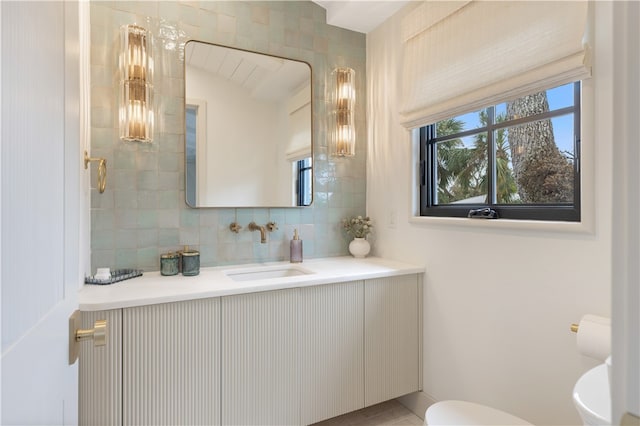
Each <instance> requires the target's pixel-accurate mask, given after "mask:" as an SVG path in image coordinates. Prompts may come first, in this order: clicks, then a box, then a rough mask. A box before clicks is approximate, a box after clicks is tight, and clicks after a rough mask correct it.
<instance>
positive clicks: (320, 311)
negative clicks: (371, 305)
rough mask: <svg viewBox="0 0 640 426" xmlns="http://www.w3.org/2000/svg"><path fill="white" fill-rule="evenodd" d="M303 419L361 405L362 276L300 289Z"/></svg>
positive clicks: (325, 416) (315, 419)
mask: <svg viewBox="0 0 640 426" xmlns="http://www.w3.org/2000/svg"><path fill="white" fill-rule="evenodd" d="M300 314H301V315H300V324H301V330H300V336H301V337H300V344H301V346H300V347H301V365H300V367H301V376H302V389H301V395H302V401H301V416H302V424H311V423H315V422H318V421H320V420H324V419H328V418H331V417H335V416H339V415H341V414H344V413H348V412H350V411H355V410H358V409H360V408H363V407H364V343H363V338H362V337H363V335H364V294H363V282H362V281H354V282H349V283H340V284H330V285H321V286H316V287H307V288H302V289H301V290H300Z"/></svg>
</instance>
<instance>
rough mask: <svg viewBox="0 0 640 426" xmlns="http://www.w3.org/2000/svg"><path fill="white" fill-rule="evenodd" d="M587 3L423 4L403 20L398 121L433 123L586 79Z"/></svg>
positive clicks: (409, 124) (411, 125)
mask: <svg viewBox="0 0 640 426" xmlns="http://www.w3.org/2000/svg"><path fill="white" fill-rule="evenodd" d="M587 20H588V3H587V2H586V1H541V2H540V1H479V0H474V1H443V2H439V1H426V2H424V3H422V4H421V5H420V6H418V7H417V8H416V9H415V10H414V11H412V12H411V13H409V14H408V15H407V16H406V17H405V18H404V19H403V22H402V24H403V33H402V36H403V41H404V52H403V54H404V59H403V61H404V62H403V70H402V78H403V81H402V107H401V112H400V116H401V117H400V120H401V122H402V124H403V125H404V126H405V127H407V128H415V127H419V126H424V125H427V124H431V123H434V122H436V121H438V120H442V119H445V118H449V117H454V116H456V115H459V114H463V113H466V112H470V111H474V110H477V109H480V108H483V107H486V106H489V105H493V104H496V103H500V102H504V101H506V100H510V99H515V98H518V97H520V96H523V95H526V94H529V93H533V92H535V91H538V90H545V89H548V88H551V87H554V86H559V85H562V84H565V83H569V82H572V81H576V80H581V79H584V78H587V77H589V76H590V72H591V68H590V64H589V47H588V45H587V43H586V41H585V40H586V35H585V31H586V29H587Z"/></svg>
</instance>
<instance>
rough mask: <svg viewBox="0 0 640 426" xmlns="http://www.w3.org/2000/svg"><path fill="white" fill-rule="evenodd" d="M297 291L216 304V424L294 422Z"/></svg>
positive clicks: (232, 298) (297, 419) (297, 384)
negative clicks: (219, 404)
mask: <svg viewBox="0 0 640 426" xmlns="http://www.w3.org/2000/svg"><path fill="white" fill-rule="evenodd" d="M299 330H300V328H299V321H298V289H289V290H277V291H268V292H261V293H250V294H242V295H238V296H228V297H223V298H222V340H221V346H220V348H221V350H222V424H224V425H294V424H298V423H299V422H300V381H299V379H298V372H299V361H298V360H299V357H298V335H299Z"/></svg>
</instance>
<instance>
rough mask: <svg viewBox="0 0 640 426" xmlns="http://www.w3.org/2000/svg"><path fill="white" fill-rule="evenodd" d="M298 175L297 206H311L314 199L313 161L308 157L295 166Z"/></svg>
mask: <svg viewBox="0 0 640 426" xmlns="http://www.w3.org/2000/svg"><path fill="white" fill-rule="evenodd" d="M295 169H296V171H295V173H296V205H298V206H309V205H311V199H312V185H311V181H312V179H313V176H312V173H311V172H312V170H313V165H312V160H311V157H307V158H305V159H303V160H300V161H297V162H296V166H295Z"/></svg>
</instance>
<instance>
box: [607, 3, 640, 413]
mask: <svg viewBox="0 0 640 426" xmlns="http://www.w3.org/2000/svg"><path fill="white" fill-rule="evenodd" d="M612 7H613V18H614V19H613V21H614V27H615V28H614V32H613V45H614V46H613V47H614V51H613V53H614V73H615V74H614V79H613V96H614V98H615V100H616V102H615V104H614V111H613V116H614V126H613V127H614V129H613V130H614V132H613V133H614V134H613V138H614V141H615V142H616V143H615V144H614V148H613V160H614V174H613V199H612V201H613V205H614V206H615V209H614V221H613V297H612V304H613V306H612V309H611V311H612V313H613V314H612V324H613V333H612V351H611V359H612V368H613V382H612V396H613V404H612V410H613V413H612V420H613V424H621V423H625V422H626V424H636V425H637V424H640V264H639V263H638V259H639V258H640V218H639V217H638V213H639V211H640V192H639V191H638V188H640V170H639V169H638V164H640V144H639V139H640V137H639V136H638V135H639V134H640V122H639V121H638V117H639V116H640V82H639V81H638V74H639V73H640V55H638V51H639V49H640V28H639V27H638V21H639V20H640V4H639V3H637V2H613V5H612ZM625 416H627V417H625ZM634 416H635V417H634Z"/></svg>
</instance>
